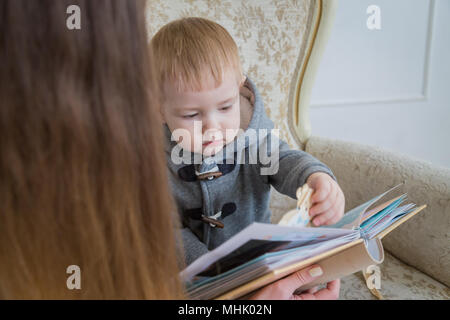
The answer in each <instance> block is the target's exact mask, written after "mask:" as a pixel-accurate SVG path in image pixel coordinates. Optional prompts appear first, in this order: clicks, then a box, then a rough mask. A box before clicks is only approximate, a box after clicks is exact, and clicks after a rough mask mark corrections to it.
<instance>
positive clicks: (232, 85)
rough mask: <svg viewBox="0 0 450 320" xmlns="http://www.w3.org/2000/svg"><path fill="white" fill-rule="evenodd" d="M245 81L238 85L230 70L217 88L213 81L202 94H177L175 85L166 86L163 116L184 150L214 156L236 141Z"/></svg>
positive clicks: (167, 84) (191, 92)
mask: <svg viewBox="0 0 450 320" xmlns="http://www.w3.org/2000/svg"><path fill="white" fill-rule="evenodd" d="M243 80H245V77H244V78H243V79H242V82H241V83H240V84H239V83H237V81H236V76H235V73H234V71H228V70H227V71H225V72H224V73H223V79H222V83H221V84H220V85H219V86H218V87H217V88H214V79H213V78H212V77H210V79H209V81H208V83H207V84H205V85H204V86H203V87H204V88H206V89H203V90H202V91H184V92H177V90H176V88H175V86H174V85H172V84H169V83H166V84H165V90H164V91H165V92H164V95H165V97H164V103H163V105H162V110H161V114H162V117H163V120H164V122H165V123H167V126H168V127H169V129H170V131H171V132H172V134H173V136H175V137H176V138H177V140H178V143H179V144H180V146H181V147H182V148H183V149H185V150H188V151H191V152H195V153H200V154H203V155H204V156H211V155H213V154H215V153H217V152H219V151H220V150H221V149H222V148H223V147H224V145H226V144H228V143H229V142H231V141H233V139H234V138H235V137H236V134H237V132H238V130H239V126H240V105H239V88H240V85H241V84H242V83H243ZM177 129H178V130H177ZM174 130H176V131H175V132H174ZM180 135H181V136H182V137H183V138H182V139H179V136H180ZM180 140H181V141H180Z"/></svg>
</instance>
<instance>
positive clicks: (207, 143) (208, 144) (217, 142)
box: [203, 140, 221, 147]
mask: <svg viewBox="0 0 450 320" xmlns="http://www.w3.org/2000/svg"><path fill="white" fill-rule="evenodd" d="M219 143H221V140H213V141H206V142H203V147H207V146H212V145H217V144H219Z"/></svg>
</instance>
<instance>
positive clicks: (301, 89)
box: [288, 0, 337, 150]
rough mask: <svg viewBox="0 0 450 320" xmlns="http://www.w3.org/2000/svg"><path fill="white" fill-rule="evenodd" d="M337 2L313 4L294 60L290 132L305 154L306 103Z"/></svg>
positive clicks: (308, 130)
mask: <svg viewBox="0 0 450 320" xmlns="http://www.w3.org/2000/svg"><path fill="white" fill-rule="evenodd" d="M336 7H337V0H327V1H323V0H316V1H314V2H313V5H312V8H311V9H310V12H309V16H308V27H307V31H306V34H307V36H305V37H304V40H303V44H302V46H301V50H300V53H299V58H298V60H297V66H296V71H295V73H294V77H293V80H292V83H291V88H290V92H289V107H288V114H289V115H290V116H289V119H288V123H289V129H290V131H291V132H292V135H293V136H294V139H295V140H296V142H297V143H298V145H299V146H300V147H301V148H302V149H303V150H304V148H305V145H306V142H307V141H308V139H309V137H310V135H311V123H310V119H309V102H310V98H311V91H312V88H313V85H314V80H315V76H316V74H317V69H318V67H319V63H320V60H321V58H322V55H323V52H324V50H325V46H326V43H327V41H328V38H329V35H330V32H331V28H332V25H333V22H334V17H335V12H336Z"/></svg>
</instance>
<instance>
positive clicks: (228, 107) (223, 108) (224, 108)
mask: <svg viewBox="0 0 450 320" xmlns="http://www.w3.org/2000/svg"><path fill="white" fill-rule="evenodd" d="M231 107H232V106H225V107H222V108H220V110H221V111H225V110H228V109H230V108H231Z"/></svg>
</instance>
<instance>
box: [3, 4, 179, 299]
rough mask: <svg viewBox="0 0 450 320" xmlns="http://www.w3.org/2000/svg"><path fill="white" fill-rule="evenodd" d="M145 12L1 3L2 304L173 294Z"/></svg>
mask: <svg viewBox="0 0 450 320" xmlns="http://www.w3.org/2000/svg"><path fill="white" fill-rule="evenodd" d="M45 3H46V4H45ZM73 3H76V4H78V5H79V6H80V7H81V8H83V12H85V14H84V17H85V18H84V19H85V20H84V22H83V23H85V24H87V27H83V28H82V29H81V30H77V31H75V32H74V31H70V30H65V19H66V17H65V15H64V14H61V13H64V12H65V10H66V8H67V6H68V5H69V4H73ZM143 7H144V1H130V2H128V1H121V0H115V1H108V2H105V1H89V0H65V1H52V0H44V4H41V3H39V5H36V4H35V3H34V2H32V1H28V0H10V1H6V2H4V3H3V2H2V5H1V6H0V16H1V17H4V18H2V19H0V29H1V30H2V35H1V37H2V39H3V41H0V61H2V65H1V69H2V72H0V96H1V97H2V107H1V108H0V137H1V139H2V143H1V152H0V177H1V179H0V299H47V298H48V299H68V298H74V299H104V298H108V299H172V298H175V299H177V298H182V297H183V288H182V284H181V282H180V280H179V279H178V272H179V265H178V261H177V256H176V251H175V250H176V244H175V234H174V233H175V231H174V223H175V222H174V219H173V217H171V216H170V213H171V212H172V211H173V210H174V208H173V206H172V204H171V200H170V198H169V197H170V196H169V189H168V183H167V176H166V174H165V170H163V168H165V162H164V157H163V152H162V150H163V146H162V142H161V141H162V132H161V131H160V128H161V127H160V125H159V123H160V119H159V117H158V113H157V112H154V111H155V110H157V108H159V91H158V88H157V87H156V79H155V77H154V75H153V74H152V72H151V71H152V66H151V59H152V58H151V55H148V52H149V50H148V43H147V34H146V32H145V23H144V15H143V14H141V13H142V11H143ZM36 21H39V23H35V22H36ZM42 44H45V46H43V45H42ZM36 61H39V63H36ZM93 68H94V69H95V70H94V71H93ZM69 265H77V266H79V267H80V269H81V289H80V290H69V288H68V287H67V285H66V284H67V283H66V281H67V280H68V278H69V276H70V274H67V273H66V270H67V267H68V266H69Z"/></svg>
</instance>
